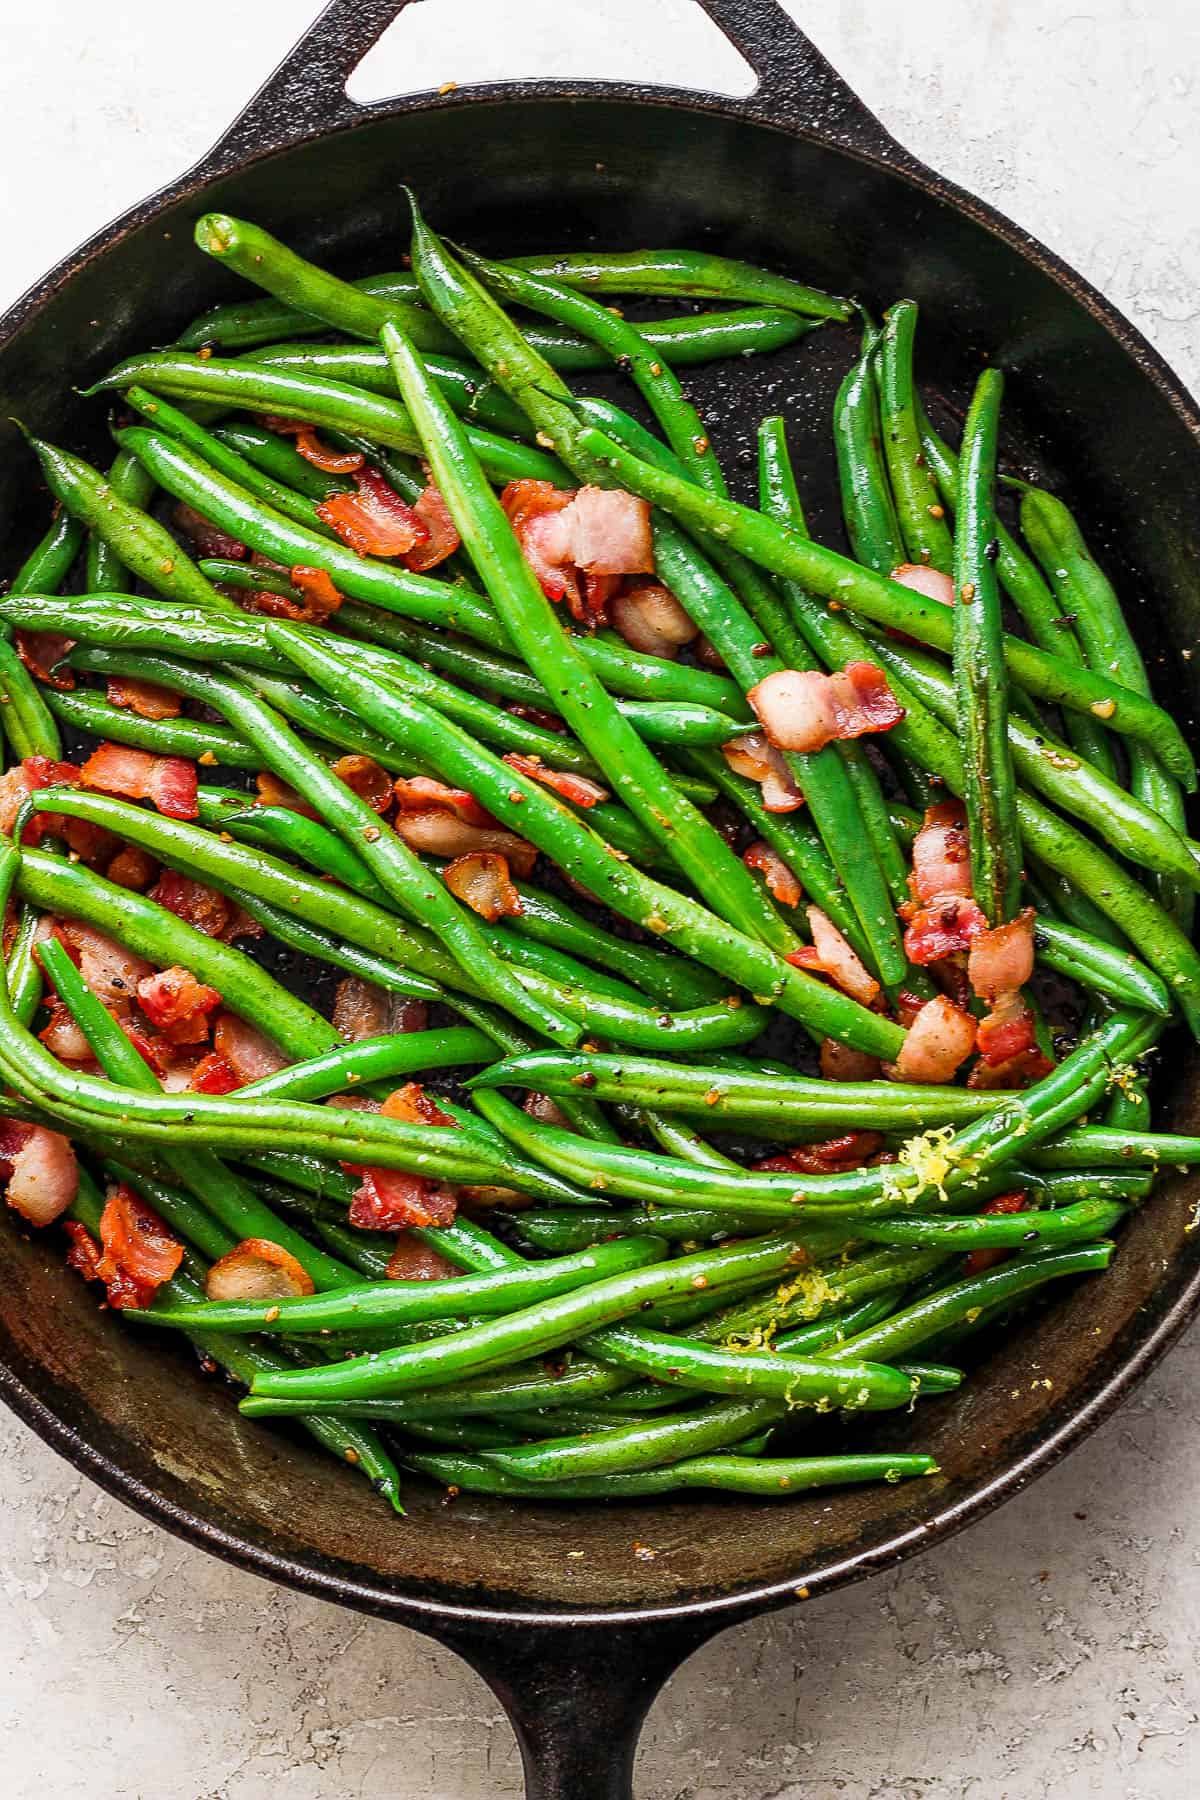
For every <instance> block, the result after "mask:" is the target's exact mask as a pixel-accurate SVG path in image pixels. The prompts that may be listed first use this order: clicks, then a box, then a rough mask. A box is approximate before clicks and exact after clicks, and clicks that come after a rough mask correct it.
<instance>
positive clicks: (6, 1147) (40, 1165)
mask: <svg viewBox="0 0 1200 1800" xmlns="http://www.w3.org/2000/svg"><path fill="white" fill-rule="evenodd" d="M0 1181H3V1182H4V1183H5V1194H4V1198H5V1199H6V1200H7V1202H8V1204H9V1205H10V1206H11V1207H12V1209H13V1211H14V1212H17V1213H20V1215H21V1217H22V1218H23V1219H25V1220H26V1221H27V1222H28V1223H29V1224H30V1225H52V1224H53V1223H54V1221H55V1219H59V1218H61V1217H62V1215H63V1213H65V1212H66V1210H67V1208H68V1207H69V1206H70V1205H72V1204H73V1202H74V1199H75V1195H76V1193H77V1192H78V1189H79V1167H78V1165H77V1163H76V1161H75V1152H74V1150H72V1148H71V1145H70V1143H69V1142H68V1141H67V1139H66V1138H65V1137H63V1136H62V1135H61V1133H60V1132H57V1131H48V1130H47V1129H46V1127H45V1126H43V1125H26V1124H24V1123H23V1122H22V1121H21V1120H19V1119H0Z"/></svg>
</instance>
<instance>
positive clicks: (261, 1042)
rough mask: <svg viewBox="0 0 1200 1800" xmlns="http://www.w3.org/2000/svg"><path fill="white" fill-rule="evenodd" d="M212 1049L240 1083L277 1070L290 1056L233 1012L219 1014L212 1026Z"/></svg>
mask: <svg viewBox="0 0 1200 1800" xmlns="http://www.w3.org/2000/svg"><path fill="white" fill-rule="evenodd" d="M213 1049H214V1050H215V1051H216V1053H217V1055H218V1056H220V1057H223V1058H224V1060H225V1062H226V1063H227V1064H228V1065H229V1067H230V1068H231V1069H232V1070H233V1072H234V1074H235V1075H236V1076H237V1080H238V1086H239V1087H244V1086H245V1084H246V1083H247V1082H248V1081H261V1080H262V1078H263V1076H264V1075H275V1074H278V1072H279V1070H280V1069H286V1068H287V1066H288V1060H289V1059H288V1058H287V1057H286V1056H284V1054H283V1052H282V1051H281V1050H279V1049H277V1048H276V1046H275V1044H273V1043H272V1041H271V1039H270V1038H269V1037H265V1036H264V1035H263V1033H262V1032H261V1031H256V1030H255V1028H254V1026H253V1025H248V1024H247V1023H246V1021H245V1019H239V1018H238V1016H237V1014H236V1013H231V1012H223V1013H220V1014H219V1015H218V1017H217V1022H216V1025H215V1026H214V1027H213Z"/></svg>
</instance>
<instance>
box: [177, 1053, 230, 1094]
mask: <svg viewBox="0 0 1200 1800" xmlns="http://www.w3.org/2000/svg"><path fill="white" fill-rule="evenodd" d="M190 1086H191V1088H192V1091H193V1093H196V1094H232V1093H235V1092H236V1091H237V1089H238V1088H240V1087H241V1086H242V1083H241V1082H240V1081H239V1080H238V1077H237V1072H236V1070H235V1069H234V1068H233V1066H232V1065H231V1064H230V1063H227V1062H226V1060H225V1058H224V1057H223V1056H218V1055H217V1052H216V1051H215V1050H210V1051H209V1053H208V1055H207V1056H202V1057H201V1058H200V1061H199V1062H198V1063H197V1064H196V1066H195V1068H194V1069H193V1070H192V1071H191V1081H190Z"/></svg>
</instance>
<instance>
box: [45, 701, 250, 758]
mask: <svg viewBox="0 0 1200 1800" xmlns="http://www.w3.org/2000/svg"><path fill="white" fill-rule="evenodd" d="M48 698H49V704H50V710H51V711H52V712H53V713H54V715H55V717H56V718H58V719H61V720H62V722H63V724H64V725H72V726H74V728H75V730H76V731H88V732H91V734H92V735H93V736H94V737H98V738H102V739H107V740H108V741H109V742H110V743H114V744H132V745H133V746H134V747H135V748H136V749H138V750H149V751H151V752H152V753H153V754H154V755H155V756H185V757H187V758H188V759H189V760H195V761H202V762H204V763H206V764H216V763H219V764H221V765H222V766H223V767H224V768H227V769H260V768H261V767H262V758H261V756H259V754H258V752H257V751H256V750H252V749H251V748H250V746H249V745H248V744H247V743H246V741H245V739H244V738H241V737H239V736H238V734H237V732H236V731H231V730H230V729H229V727H228V726H227V725H210V724H208V723H207V722H206V721H204V720H203V719H184V718H179V719H145V718H142V717H141V715H140V714H139V713H135V712H133V711H132V710H131V709H130V708H128V707H123V706H113V705H112V703H111V702H110V701H108V700H106V699H105V698H104V696H103V695H102V694H98V693H96V692H95V691H94V689H92V688H72V689H71V690H70V691H64V692H57V693H53V692H52V693H51V694H50V695H49V696H48Z"/></svg>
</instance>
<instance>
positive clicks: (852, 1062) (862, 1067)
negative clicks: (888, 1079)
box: [821, 1037, 881, 1081]
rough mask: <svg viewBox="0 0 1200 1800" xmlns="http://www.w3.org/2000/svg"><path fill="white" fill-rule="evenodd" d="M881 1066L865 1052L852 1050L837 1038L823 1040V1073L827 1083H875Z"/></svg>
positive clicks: (876, 1058) (874, 1057)
mask: <svg viewBox="0 0 1200 1800" xmlns="http://www.w3.org/2000/svg"><path fill="white" fill-rule="evenodd" d="M880 1068H881V1064H880V1061H879V1058H878V1057H877V1056H868V1055H867V1053H866V1051H865V1050H852V1049H851V1048H850V1045H849V1044H839V1043H838V1041H837V1039H836V1038H830V1037H827V1038H822V1039H821V1073H822V1075H823V1076H824V1077H825V1079H826V1081H875V1080H877V1079H878V1076H879V1072H880Z"/></svg>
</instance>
